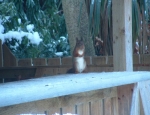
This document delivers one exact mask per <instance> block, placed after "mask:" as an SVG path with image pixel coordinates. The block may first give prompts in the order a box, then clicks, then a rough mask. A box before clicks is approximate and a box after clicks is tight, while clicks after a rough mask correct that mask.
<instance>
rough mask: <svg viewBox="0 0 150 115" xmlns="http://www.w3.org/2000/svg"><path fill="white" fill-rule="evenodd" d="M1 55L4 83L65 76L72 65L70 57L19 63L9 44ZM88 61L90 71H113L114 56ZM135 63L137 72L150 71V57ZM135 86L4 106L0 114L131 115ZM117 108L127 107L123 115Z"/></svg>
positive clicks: (135, 58)
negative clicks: (69, 114) (58, 75)
mask: <svg viewBox="0 0 150 115" xmlns="http://www.w3.org/2000/svg"><path fill="white" fill-rule="evenodd" d="M0 53H1V56H0V66H1V67H0V79H1V82H8V81H16V80H22V79H30V78H36V77H43V76H48V75H50V76H51V75H57V74H65V73H66V71H67V70H68V69H69V68H71V66H72V58H71V57H64V58H50V59H47V58H36V59H20V60H19V59H16V58H15V57H14V56H13V55H12V53H11V52H10V51H9V49H8V48H7V46H6V45H3V48H0ZM85 58H86V61H87V64H88V71H89V72H103V71H105V72H112V71H113V57H112V56H100V57H97V56H93V57H90V56H87V57H85ZM133 62H134V71H143V70H144V71H149V70H150V67H149V66H150V55H133ZM87 85H88V84H87ZM63 87H65V86H63ZM133 87H134V84H129V85H124V86H118V87H111V88H106V89H100V90H94V91H88V92H83V93H77V94H71V95H65V96H60V97H55V98H51V99H44V100H39V101H33V102H27V103H22V104H16V105H12V106H7V107H1V108H0V115H19V114H29V113H30V114H31V113H32V114H44V115H52V114H54V113H59V114H61V115H62V114H65V113H72V114H78V115H123V114H124V115H128V114H129V113H130V110H131V102H132V94H133ZM39 93H40V91H39ZM33 95H34V94H33ZM35 98H36V95H35ZM6 101H7V100H6ZM139 103H142V101H139ZM139 105H140V106H139V108H140V109H139V111H140V115H144V109H143V105H142V104H139ZM118 106H122V107H123V108H124V113H121V112H122V111H120V112H118Z"/></svg>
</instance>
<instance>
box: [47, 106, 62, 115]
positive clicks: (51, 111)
mask: <svg viewBox="0 0 150 115" xmlns="http://www.w3.org/2000/svg"><path fill="white" fill-rule="evenodd" d="M56 113H58V114H60V108H58V107H55V108H50V109H49V110H48V115H55V114H56Z"/></svg>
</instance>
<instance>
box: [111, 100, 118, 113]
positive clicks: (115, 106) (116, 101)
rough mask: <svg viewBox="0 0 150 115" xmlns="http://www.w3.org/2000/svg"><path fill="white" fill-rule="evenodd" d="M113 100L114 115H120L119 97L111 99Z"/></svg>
mask: <svg viewBox="0 0 150 115" xmlns="http://www.w3.org/2000/svg"><path fill="white" fill-rule="evenodd" d="M111 100H112V103H111V104H112V105H111V106H112V115H119V113H118V97H113V98H111Z"/></svg>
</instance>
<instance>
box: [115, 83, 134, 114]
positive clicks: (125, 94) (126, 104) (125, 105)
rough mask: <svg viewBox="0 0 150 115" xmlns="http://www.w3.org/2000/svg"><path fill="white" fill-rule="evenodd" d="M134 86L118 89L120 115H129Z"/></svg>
mask: <svg viewBox="0 0 150 115" xmlns="http://www.w3.org/2000/svg"><path fill="white" fill-rule="evenodd" d="M133 86H134V84H130V85H123V86H119V87H118V107H119V108H118V109H119V115H129V114H130V110H131V100H132V93H133Z"/></svg>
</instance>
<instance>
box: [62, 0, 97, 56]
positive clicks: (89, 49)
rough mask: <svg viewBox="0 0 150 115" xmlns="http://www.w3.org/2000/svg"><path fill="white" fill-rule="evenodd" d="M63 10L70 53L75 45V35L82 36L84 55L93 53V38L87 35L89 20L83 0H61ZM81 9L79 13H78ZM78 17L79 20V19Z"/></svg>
mask: <svg viewBox="0 0 150 115" xmlns="http://www.w3.org/2000/svg"><path fill="white" fill-rule="evenodd" d="M62 5H63V11H64V15H65V21H66V26H67V31H68V36H69V43H70V50H71V54H72V52H73V49H74V47H75V43H76V37H78V38H81V37H82V38H83V40H84V43H85V48H86V50H85V55H88V56H92V55H94V54H95V51H94V47H93V40H92V38H91V37H90V36H89V20H88V14H87V10H86V5H85V1H84V0H62ZM80 8H81V10H80ZM80 11H81V14H80ZM79 19H80V21H79Z"/></svg>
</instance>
